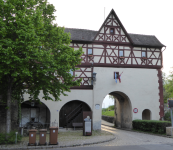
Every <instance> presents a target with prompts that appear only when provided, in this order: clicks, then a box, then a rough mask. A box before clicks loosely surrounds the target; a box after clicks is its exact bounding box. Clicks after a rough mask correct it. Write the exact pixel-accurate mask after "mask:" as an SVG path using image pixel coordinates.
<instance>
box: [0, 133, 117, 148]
mask: <svg viewBox="0 0 173 150" xmlns="http://www.w3.org/2000/svg"><path fill="white" fill-rule="evenodd" d="M115 139H116V137H115V136H114V137H113V138H111V139H109V140H105V141H98V142H91V143H83V144H73V145H64V146H61V145H60V146H57V145H51V146H27V147H18V148H5V149H1V150H7V149H8V150H20V149H21V150H27V149H48V148H49V149H50V148H65V147H79V146H87V145H93V144H99V143H105V142H110V141H112V140H115Z"/></svg>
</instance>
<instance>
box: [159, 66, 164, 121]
mask: <svg viewBox="0 0 173 150" xmlns="http://www.w3.org/2000/svg"><path fill="white" fill-rule="evenodd" d="M158 78H159V79H158V83H159V102H160V106H159V108H160V112H159V115H160V120H162V118H163V117H164V100H163V83H162V71H161V69H158Z"/></svg>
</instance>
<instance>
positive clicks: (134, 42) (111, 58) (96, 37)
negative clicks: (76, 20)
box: [65, 10, 165, 68]
mask: <svg viewBox="0 0 173 150" xmlns="http://www.w3.org/2000/svg"><path fill="white" fill-rule="evenodd" d="M65 32H70V33H71V40H72V43H71V45H70V46H71V47H73V48H74V49H78V48H79V47H82V48H83V51H84V54H83V56H82V59H83V60H82V64H81V66H91V64H92V63H93V66H95V67H99V66H100V67H101V66H104V67H105V66H107V67H130V68H141V67H142V68H161V67H162V54H161V48H162V47H165V46H164V45H163V44H162V43H160V41H159V40H158V39H157V38H156V37H155V36H151V35H140V34H129V33H127V31H126V30H125V28H124V26H123V25H122V23H121V21H120V20H119V18H118V16H117V15H116V13H115V12H114V10H112V11H111V12H110V13H109V15H108V17H107V18H106V20H105V21H104V23H103V24H102V26H101V28H100V29H99V31H92V30H85V29H70V28H66V29H65Z"/></svg>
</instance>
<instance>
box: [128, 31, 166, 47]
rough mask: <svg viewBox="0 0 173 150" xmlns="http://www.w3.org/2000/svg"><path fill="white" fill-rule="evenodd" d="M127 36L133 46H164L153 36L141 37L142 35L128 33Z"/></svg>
mask: <svg viewBox="0 0 173 150" xmlns="http://www.w3.org/2000/svg"><path fill="white" fill-rule="evenodd" d="M129 36H130V38H131V39H132V41H133V44H134V45H139V46H140V45H142V46H157V47H164V46H165V45H163V44H162V43H161V42H160V41H159V40H158V39H157V38H156V37H155V36H154V35H142V34H131V33H129Z"/></svg>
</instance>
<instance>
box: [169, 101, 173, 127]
mask: <svg viewBox="0 0 173 150" xmlns="http://www.w3.org/2000/svg"><path fill="white" fill-rule="evenodd" d="M168 107H169V108H170V112H171V123H172V127H173V115H172V112H173V98H168Z"/></svg>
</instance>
